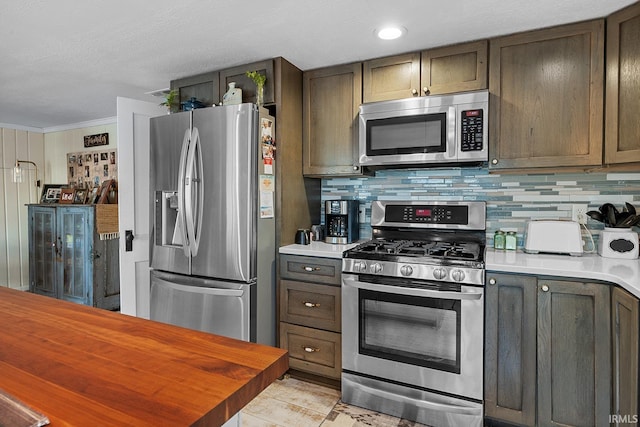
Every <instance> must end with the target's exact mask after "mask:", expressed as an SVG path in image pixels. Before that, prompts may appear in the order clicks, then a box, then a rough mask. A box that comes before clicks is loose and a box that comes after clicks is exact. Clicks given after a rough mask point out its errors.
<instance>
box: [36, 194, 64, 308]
mask: <svg viewBox="0 0 640 427" xmlns="http://www.w3.org/2000/svg"><path fill="white" fill-rule="evenodd" d="M28 209H29V290H30V291H31V292H35V293H37V294H41V295H47V296H50V297H54V298H57V296H58V292H57V286H56V274H55V272H56V260H57V258H58V255H59V253H58V251H59V246H58V240H57V238H56V208H54V207H50V208H49V207H40V206H29V208H28Z"/></svg>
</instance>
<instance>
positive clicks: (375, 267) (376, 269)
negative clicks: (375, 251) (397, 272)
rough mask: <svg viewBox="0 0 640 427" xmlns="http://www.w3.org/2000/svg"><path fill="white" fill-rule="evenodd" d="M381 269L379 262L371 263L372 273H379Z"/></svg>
mask: <svg viewBox="0 0 640 427" xmlns="http://www.w3.org/2000/svg"><path fill="white" fill-rule="evenodd" d="M381 271H382V266H381V265H380V264H379V263H377V262H376V263H375V264H372V265H371V272H372V273H380V272H381Z"/></svg>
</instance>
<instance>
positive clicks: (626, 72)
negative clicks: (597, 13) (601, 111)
mask: <svg viewBox="0 0 640 427" xmlns="http://www.w3.org/2000/svg"><path fill="white" fill-rule="evenodd" d="M638 70H640V3H635V4H634V5H632V6H630V7H628V8H626V9H623V10H621V11H620V12H616V13H614V14H613V15H611V16H610V17H609V18H607V92H606V96H607V98H606V106H607V108H606V111H607V117H606V134H605V147H606V148H605V156H606V158H605V163H627V162H640V120H638V110H640V72H638Z"/></svg>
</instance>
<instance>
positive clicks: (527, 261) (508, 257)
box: [485, 249, 640, 298]
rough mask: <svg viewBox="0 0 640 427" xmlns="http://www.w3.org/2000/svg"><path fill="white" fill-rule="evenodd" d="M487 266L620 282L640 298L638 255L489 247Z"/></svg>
mask: <svg viewBox="0 0 640 427" xmlns="http://www.w3.org/2000/svg"><path fill="white" fill-rule="evenodd" d="M485 267H486V269H487V271H498V272H506V273H523V274H538V275H546V276H559V277H567V278H577V279H587V280H589V279H590V280H602V281H606V282H611V283H615V284H617V285H620V287H622V288H624V289H626V290H627V291H628V292H630V293H632V294H633V295H635V296H636V297H637V298H640V260H638V259H614V258H603V257H601V256H600V255H598V254H584V255H583V256H579V257H574V256H569V255H550V254H527V253H525V252H523V251H521V250H518V251H495V250H493V249H487V251H486V254H485Z"/></svg>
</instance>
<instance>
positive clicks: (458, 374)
mask: <svg viewBox="0 0 640 427" xmlns="http://www.w3.org/2000/svg"><path fill="white" fill-rule="evenodd" d="M485 218H486V206H485V203H484V202H440V201H431V202H430V201H424V202H422V201H420V202H414V201H409V202H395V201H394V202H380V201H377V202H373V203H372V207H371V226H372V232H373V240H371V241H369V242H365V243H362V244H360V245H358V246H356V247H354V248H353V249H350V250H348V251H347V252H345V254H344V259H343V268H342V270H343V275H342V400H343V401H344V402H346V403H349V404H353V405H357V406H361V407H365V408H369V409H373V410H376V411H380V412H383V413H387V414H390V415H395V416H398V417H403V418H406V419H410V420H414V421H418V422H420V423H423V424H427V425H432V426H461V425H464V426H481V425H482V416H483V412H482V396H483V391H482V390H483V382H482V378H483V322H484V314H483V313H484V311H483V308H484V307H483V306H484V250H485V241H486V238H485Z"/></svg>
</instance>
